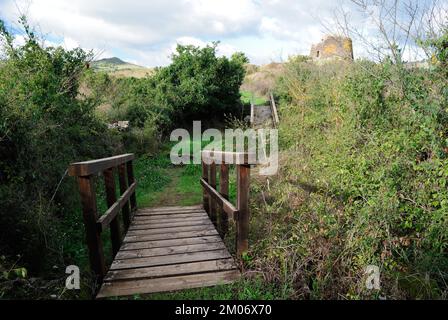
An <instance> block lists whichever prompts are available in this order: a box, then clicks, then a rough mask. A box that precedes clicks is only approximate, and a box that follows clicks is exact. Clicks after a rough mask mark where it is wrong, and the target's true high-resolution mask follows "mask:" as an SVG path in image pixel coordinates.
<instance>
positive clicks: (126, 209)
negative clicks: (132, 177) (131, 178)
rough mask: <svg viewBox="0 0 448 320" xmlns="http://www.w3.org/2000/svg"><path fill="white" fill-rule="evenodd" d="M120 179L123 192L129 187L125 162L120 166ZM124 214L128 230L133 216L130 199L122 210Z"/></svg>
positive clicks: (121, 191)
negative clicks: (131, 215)
mask: <svg viewBox="0 0 448 320" xmlns="http://www.w3.org/2000/svg"><path fill="white" fill-rule="evenodd" d="M118 180H119V183H120V194H123V193H125V192H126V190H127V189H128V182H127V181H126V168H125V165H124V164H121V165H119V166H118ZM121 212H122V214H123V224H124V228H125V230H126V231H127V230H128V228H129V225H130V224H131V217H130V213H129V201H127V202H126V203H125V204H124V206H123V208H122V210H121Z"/></svg>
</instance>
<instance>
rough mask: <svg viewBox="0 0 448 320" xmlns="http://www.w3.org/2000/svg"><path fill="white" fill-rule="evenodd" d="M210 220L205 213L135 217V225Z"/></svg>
mask: <svg viewBox="0 0 448 320" xmlns="http://www.w3.org/2000/svg"><path fill="white" fill-rule="evenodd" d="M201 219H208V216H207V214H206V213H205V212H204V213H202V212H201V213H192V214H183V215H181V216H176V215H168V216H163V215H162V216H156V217H145V216H141V217H135V218H134V219H133V225H139V224H148V223H156V224H157V223H175V222H182V221H192V220H201Z"/></svg>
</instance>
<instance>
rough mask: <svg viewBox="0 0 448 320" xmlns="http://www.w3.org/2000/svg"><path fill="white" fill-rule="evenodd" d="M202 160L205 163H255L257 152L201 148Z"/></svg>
mask: <svg viewBox="0 0 448 320" xmlns="http://www.w3.org/2000/svg"><path fill="white" fill-rule="evenodd" d="M202 161H203V163H204V164H205V165H210V164H211V163H213V162H214V163H216V164H221V163H231V164H245V165H249V164H253V165H255V164H257V154H256V153H255V152H229V151H215V150H203V151H202Z"/></svg>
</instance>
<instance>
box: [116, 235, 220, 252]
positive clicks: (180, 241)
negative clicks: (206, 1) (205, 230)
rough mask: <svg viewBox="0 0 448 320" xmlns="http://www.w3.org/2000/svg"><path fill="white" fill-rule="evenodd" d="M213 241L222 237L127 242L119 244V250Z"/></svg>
mask: <svg viewBox="0 0 448 320" xmlns="http://www.w3.org/2000/svg"><path fill="white" fill-rule="evenodd" d="M215 242H222V239H221V238H220V237H219V236H218V235H212V236H203V237H194V238H180V239H165V240H152V241H146V242H128V243H124V244H123V245H122V246H121V249H120V250H121V251H124V250H139V249H152V248H164V247H176V246H182V245H190V244H204V243H207V244H211V243H215Z"/></svg>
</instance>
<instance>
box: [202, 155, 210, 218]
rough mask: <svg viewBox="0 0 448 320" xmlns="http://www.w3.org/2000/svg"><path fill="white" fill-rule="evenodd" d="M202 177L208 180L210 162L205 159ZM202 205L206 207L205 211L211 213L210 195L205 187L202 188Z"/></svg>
mask: <svg viewBox="0 0 448 320" xmlns="http://www.w3.org/2000/svg"><path fill="white" fill-rule="evenodd" d="M202 179H204V180H205V182H208V164H207V163H205V161H204V159H202ZM202 190H203V191H202V205H203V207H204V210H205V212H207V213H208V214H210V208H209V203H208V198H209V197H210V196H209V195H208V193H207V191H206V190H205V188H202Z"/></svg>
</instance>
